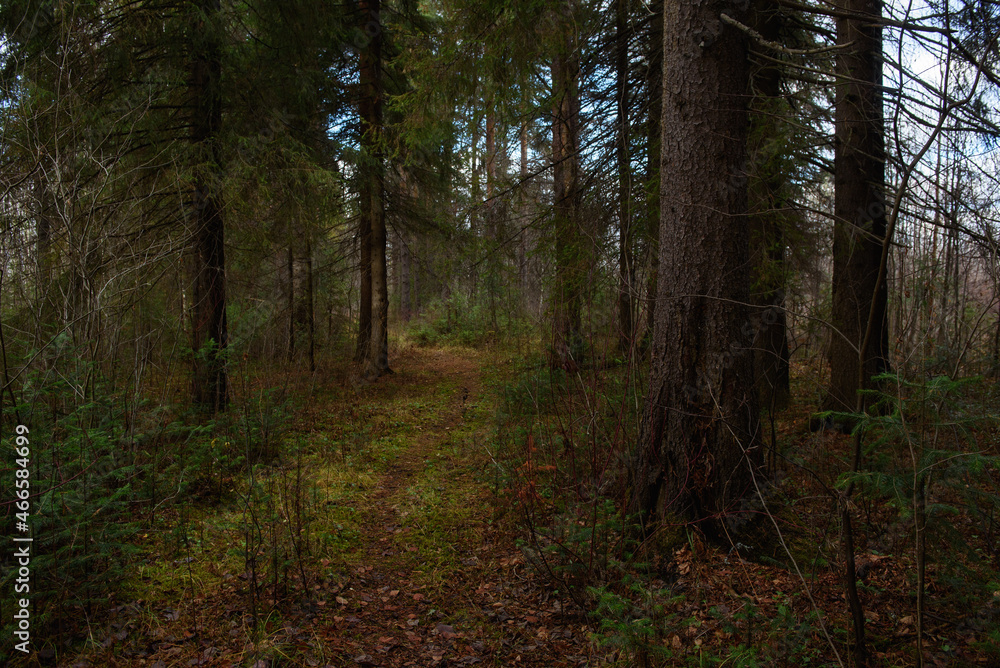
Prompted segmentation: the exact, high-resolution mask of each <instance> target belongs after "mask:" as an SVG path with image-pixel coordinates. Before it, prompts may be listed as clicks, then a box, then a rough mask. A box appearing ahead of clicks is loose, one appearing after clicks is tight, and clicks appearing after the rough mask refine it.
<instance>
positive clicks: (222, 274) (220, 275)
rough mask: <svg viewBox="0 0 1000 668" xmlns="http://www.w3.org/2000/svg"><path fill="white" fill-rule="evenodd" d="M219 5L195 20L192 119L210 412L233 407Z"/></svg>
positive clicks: (200, 383) (214, 1)
mask: <svg viewBox="0 0 1000 668" xmlns="http://www.w3.org/2000/svg"><path fill="white" fill-rule="evenodd" d="M219 13H220V4H219V2H218V0H202V2H200V3H199V5H198V11H197V13H196V15H195V16H194V17H193V21H194V27H193V31H192V33H193V34H194V35H195V36H196V38H195V39H194V40H193V42H192V54H191V55H192V62H191V78H190V91H191V95H192V106H193V109H192V111H193V115H192V119H191V141H192V143H193V144H194V145H195V146H196V147H198V149H199V151H200V153H201V160H202V162H203V163H205V165H207V168H206V169H199V170H197V172H196V173H197V176H196V177H195V180H194V204H195V206H194V212H195V213H194V247H195V276H194V281H193V287H194V299H193V303H192V308H193V311H194V312H193V313H192V317H191V347H192V349H193V351H194V362H193V373H192V383H191V384H192V388H191V389H192V392H191V394H192V399H193V402H194V404H195V405H196V406H198V407H199V408H201V409H202V410H206V411H209V412H216V411H223V410H225V409H226V406H227V404H228V401H229V392H228V376H227V373H226V360H225V353H226V346H227V345H228V329H227V324H226V251H225V226H224V222H223V217H222V210H221V208H220V206H219V202H218V194H217V193H216V188H217V186H216V182H217V179H216V178H215V175H217V174H219V171H220V169H221V166H220V157H221V156H220V152H219V147H218V134H219V132H220V130H221V128H222V91H221V88H220V77H221V75H222V66H221V61H220V45H219V39H218V28H217V26H215V25H213V24H214V22H215V21H217V20H218V17H219Z"/></svg>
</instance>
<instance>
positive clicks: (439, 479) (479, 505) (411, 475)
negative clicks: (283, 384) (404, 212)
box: [326, 349, 587, 666]
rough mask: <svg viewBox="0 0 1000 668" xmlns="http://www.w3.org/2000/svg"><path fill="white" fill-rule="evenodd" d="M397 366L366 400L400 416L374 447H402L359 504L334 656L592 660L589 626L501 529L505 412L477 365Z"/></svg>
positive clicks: (414, 354)
mask: <svg viewBox="0 0 1000 668" xmlns="http://www.w3.org/2000/svg"><path fill="white" fill-rule="evenodd" d="M394 364H395V370H396V373H395V374H393V375H392V376H388V377H386V378H383V379H381V380H380V381H379V382H378V383H376V384H375V385H374V386H372V387H369V388H364V389H363V390H361V394H363V395H370V396H371V397H372V398H373V399H376V402H377V403H378V404H380V405H381V406H382V407H383V409H384V410H386V411H387V412H388V413H389V414H392V415H394V416H395V418H394V419H391V420H390V424H389V425H388V427H387V428H386V430H385V431H383V432H382V433H381V435H380V436H379V437H378V438H376V439H375V441H374V442H373V443H372V444H371V446H370V447H371V448H372V451H373V452H375V451H377V450H378V448H379V447H380V444H383V445H384V444H392V443H395V444H396V445H397V447H395V448H393V447H392V446H391V445H390V446H389V447H388V449H387V451H386V452H387V454H388V456H387V458H386V460H385V463H384V466H383V467H382V469H381V471H380V472H379V474H378V475H377V477H376V478H375V480H374V482H373V484H372V485H371V487H370V488H369V489H368V493H367V494H366V495H365V498H364V501H363V502H362V503H361V504H359V506H358V513H359V518H358V527H359V537H358V550H357V551H356V552H355V554H354V558H353V559H352V567H351V570H350V572H349V580H347V581H345V582H343V583H342V585H343V587H342V589H341V591H340V594H339V595H338V597H337V598H336V599H335V601H336V602H337V607H336V608H335V609H331V610H328V611H327V615H326V619H327V621H328V622H332V624H331V627H332V629H334V630H335V631H336V634H326V638H327V639H328V641H327V642H328V644H327V648H326V649H327V650H328V651H327V652H326V653H327V655H328V656H329V655H330V654H333V655H339V659H340V661H344V665H372V666H434V665H441V666H468V665H485V666H515V665H539V666H571V665H581V664H584V663H587V658H586V657H585V656H583V655H582V654H581V650H582V651H583V652H586V650H585V649H583V648H585V647H586V646H587V642H586V630H585V627H584V626H583V625H582V624H581V623H580V622H581V621H582V620H579V619H571V617H570V616H569V615H563V614H562V613H561V610H562V604H561V603H560V602H559V601H557V600H551V599H550V596H549V594H548V593H547V592H546V591H545V588H544V587H542V586H540V583H538V582H537V581H536V578H535V576H534V574H533V573H531V572H530V571H528V570H527V568H526V566H525V565H524V563H523V559H522V558H521V555H520V553H519V551H518V550H517V548H516V547H515V546H514V544H513V541H512V540H511V536H510V535H508V534H507V533H506V532H504V531H503V530H501V529H499V528H498V527H497V526H495V524H496V523H495V521H494V520H495V519H497V517H498V510H497V508H496V505H495V501H496V499H495V498H494V495H493V493H492V492H491V491H490V490H489V483H490V482H491V481H490V479H489V477H490V475H491V474H492V475H496V473H495V471H494V466H493V462H492V456H493V455H492V454H491V453H490V452H489V449H488V447H487V446H488V444H489V442H490V432H491V430H492V426H493V425H492V420H493V416H494V410H493V408H492V406H491V404H490V402H489V400H488V397H484V393H483V389H482V380H481V370H480V365H481V364H482V360H481V359H480V357H479V355H478V354H477V353H474V352H472V351H468V350H461V349H411V350H409V351H407V352H406V353H404V354H403V355H401V356H400V357H399V358H398V359H397V360H396V361H395V362H394ZM414 386H416V387H417V388H419V393H418V394H417V395H416V397H415V398H413V397H411V390H412V389H413V388H414ZM401 415H410V416H412V417H413V418H414V422H408V421H407V420H405V419H398V418H399V417H400V416H401ZM491 472H492V473H491ZM581 645H582V647H581ZM330 650H333V652H330ZM348 659H349V661H348ZM333 665H339V664H338V662H337V661H334V663H333Z"/></svg>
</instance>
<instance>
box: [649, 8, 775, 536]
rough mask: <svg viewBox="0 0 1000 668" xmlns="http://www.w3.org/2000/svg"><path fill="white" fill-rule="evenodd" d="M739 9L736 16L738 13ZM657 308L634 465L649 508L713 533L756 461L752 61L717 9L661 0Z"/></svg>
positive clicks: (728, 523) (747, 486) (747, 485)
mask: <svg viewBox="0 0 1000 668" xmlns="http://www.w3.org/2000/svg"><path fill="white" fill-rule="evenodd" d="M740 18H741V17H740ZM663 26H664V41H663V44H664V52H663V55H664V60H663V69H664V89H663V92H664V94H663V127H664V128H670V131H669V132H665V133H664V134H663V151H662V159H661V162H660V174H661V179H662V184H663V185H662V188H661V195H662V197H661V209H662V219H661V226H660V277H659V290H658V309H657V312H656V318H655V331H654V336H653V346H652V367H651V370H650V386H649V393H648V395H647V398H646V405H645V415H644V418H643V422H642V425H641V429H640V440H639V444H638V445H639V447H638V458H637V461H636V462H635V469H634V471H633V474H634V477H633V494H634V497H633V502H634V507H635V508H636V510H639V511H641V512H643V514H644V517H645V518H646V519H647V521H648V520H651V519H655V518H659V519H664V518H666V517H673V518H677V519H680V520H683V521H689V522H697V523H700V526H702V527H703V528H704V530H705V531H706V533H707V534H708V535H709V536H710V537H712V538H715V539H719V540H721V539H722V538H723V537H724V536H726V535H729V536H732V535H735V533H737V532H738V531H739V529H740V525H741V522H743V521H745V520H746V519H748V518H747V516H745V515H742V514H741V513H740V509H741V506H740V500H741V499H742V498H743V497H745V496H746V495H747V494H749V493H750V492H751V491H752V489H753V481H752V476H753V474H754V471H755V470H756V469H757V468H758V467H759V466H760V465H761V464H762V463H763V462H762V451H761V448H759V447H758V443H757V432H758V419H759V417H758V411H757V406H758V403H757V393H756V391H755V388H754V378H753V354H752V349H751V344H752V337H751V336H748V335H746V334H745V333H744V325H745V324H746V323H747V322H748V319H749V310H748V308H747V303H748V298H749V290H748V285H749V278H750V276H749V269H748V267H749V257H748V255H749V248H748V246H749V230H748V223H747V216H746V213H747V188H746V184H747V180H746V175H745V173H744V170H745V154H746V139H747V94H748V76H749V74H748V64H747V60H748V59H747V45H746V42H745V39H744V37H743V34H742V33H741V32H739V31H738V30H735V29H733V28H731V27H728V26H725V25H724V24H722V23H721V22H720V20H719V16H718V9H717V8H714V9H713V5H712V4H710V3H701V2H694V1H693V0H666V1H665V2H664V23H663Z"/></svg>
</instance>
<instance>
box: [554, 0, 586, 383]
mask: <svg viewBox="0 0 1000 668" xmlns="http://www.w3.org/2000/svg"><path fill="white" fill-rule="evenodd" d="M573 3H574V0H567V1H566V2H565V3H560V14H559V17H558V22H559V25H560V31H561V39H560V43H559V45H558V46H557V48H556V52H555V54H554V56H553V58H552V88H553V93H554V98H553V108H552V117H553V118H552V160H553V168H552V169H553V199H554V202H553V218H554V221H553V228H554V232H555V261H556V262H555V264H556V276H555V289H554V290H553V295H552V305H553V342H552V357H551V359H550V364H551V365H552V366H553V367H558V368H563V369H567V370H573V369H576V368H577V367H578V366H579V365H580V364H581V363H582V361H583V357H584V342H583V335H582V332H581V322H580V318H581V302H582V299H583V279H584V271H585V269H584V258H585V252H584V248H583V238H582V237H583V235H582V234H581V230H580V192H579V156H578V148H579V147H578V140H579V124H580V93H579V77H580V62H579V54H578V52H577V49H576V48H575V43H574V42H575V40H574V31H573V25H572V22H571V17H572V14H573Z"/></svg>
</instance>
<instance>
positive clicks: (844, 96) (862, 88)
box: [823, 0, 889, 411]
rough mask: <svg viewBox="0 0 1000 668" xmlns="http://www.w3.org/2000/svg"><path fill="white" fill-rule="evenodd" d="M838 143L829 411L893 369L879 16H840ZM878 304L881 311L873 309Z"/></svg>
mask: <svg viewBox="0 0 1000 668" xmlns="http://www.w3.org/2000/svg"><path fill="white" fill-rule="evenodd" d="M843 8H844V9H845V10H847V11H849V12H851V13H853V14H856V15H869V16H872V17H879V16H881V13H882V5H881V2H880V0H845V2H844V6H843ZM837 41H838V43H839V44H841V45H843V47H842V50H841V51H839V52H838V56H837V91H836V113H835V148H834V171H835V174H834V185H835V195H834V214H835V222H834V230H833V313H832V324H833V327H834V328H835V331H834V332H833V336H832V337H831V342H830V349H829V360H830V389H829V392H828V394H827V396H826V398H825V400H824V402H823V408H824V409H825V410H837V411H854V410H855V404H856V401H857V392H858V390H859V389H861V388H867V387H871V380H870V379H871V377H872V376H873V375H875V374H879V373H882V372H883V371H885V370H886V369H887V368H888V366H889V362H888V360H889V325H888V311H887V307H886V303H887V296H888V289H887V286H886V281H883V282H882V284H881V286H880V287H879V288H878V289H877V290H876V283H877V280H878V271H879V264H880V261H881V257H882V242H883V239H884V238H885V233H886V215H885V214H886V208H885V195H884V192H885V140H884V137H883V122H882V92H881V86H882V33H881V29H880V28H879V27H878V25H877V23H876V22H875V21H869V20H864V19H859V18H838V19H837ZM873 302H874V305H875V308H874V311H871V307H872V304H873ZM870 311H871V312H872V313H873V315H874V318H875V321H874V322H873V324H872V327H873V330H872V337H871V342H870V344H869V346H868V351H867V355H866V359H865V364H864V372H863V375H864V377H863V378H859V377H858V350H859V349H860V347H861V342H862V340H863V339H864V336H865V330H866V328H867V327H868V314H869V312H870Z"/></svg>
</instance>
